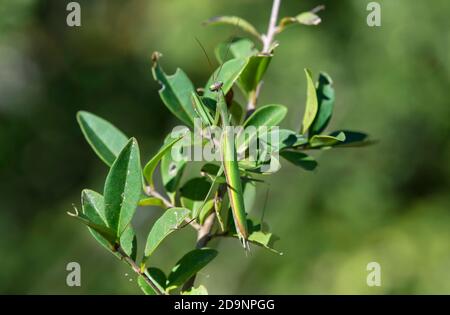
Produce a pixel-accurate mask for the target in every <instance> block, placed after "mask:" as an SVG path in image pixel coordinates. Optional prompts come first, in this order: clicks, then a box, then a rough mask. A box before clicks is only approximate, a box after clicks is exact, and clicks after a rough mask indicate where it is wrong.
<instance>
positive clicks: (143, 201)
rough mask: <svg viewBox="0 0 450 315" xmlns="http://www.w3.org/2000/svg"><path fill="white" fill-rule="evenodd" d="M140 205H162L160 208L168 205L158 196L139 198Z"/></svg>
mask: <svg viewBox="0 0 450 315" xmlns="http://www.w3.org/2000/svg"><path fill="white" fill-rule="evenodd" d="M138 206H140V207H149V206H155V207H160V208H163V209H164V208H166V205H165V204H164V202H163V201H162V200H161V199H159V198H156V197H148V198H144V199H141V200H139V203H138Z"/></svg>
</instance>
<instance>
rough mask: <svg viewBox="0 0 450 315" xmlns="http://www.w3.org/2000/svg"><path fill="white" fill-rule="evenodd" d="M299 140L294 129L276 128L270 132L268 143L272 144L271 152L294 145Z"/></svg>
mask: <svg viewBox="0 0 450 315" xmlns="http://www.w3.org/2000/svg"><path fill="white" fill-rule="evenodd" d="M297 140H298V138H297V134H296V133H295V132H294V131H292V130H289V129H279V128H276V129H273V130H270V131H269V132H268V135H267V142H266V143H267V145H268V146H270V152H277V151H281V150H284V149H286V148H289V147H292V146H294V144H295V143H296V142H297Z"/></svg>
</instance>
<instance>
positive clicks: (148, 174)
mask: <svg viewBox="0 0 450 315" xmlns="http://www.w3.org/2000/svg"><path fill="white" fill-rule="evenodd" d="M182 138H183V136H180V137H178V138H175V139H174V140H172V141H170V142H168V143H166V144H164V145H163V147H162V148H161V149H159V151H158V153H156V155H155V156H153V157H152V158H151V159H150V161H148V163H147V164H146V165H145V167H144V177H145V179H146V180H147V183H148V184H149V186H150V187H151V188H154V183H153V173H154V172H155V169H156V167H157V166H158V163H159V161H161V159H162V157H163V156H164V155H165V154H166V153H168V152H169V150H170V149H172V147H173V146H174V144H175V143H177V142H178V141H179V140H180V139H182ZM169 153H170V152H169Z"/></svg>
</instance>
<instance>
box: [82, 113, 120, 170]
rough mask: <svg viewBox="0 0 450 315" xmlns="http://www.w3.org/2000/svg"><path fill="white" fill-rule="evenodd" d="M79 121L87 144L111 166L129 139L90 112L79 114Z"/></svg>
mask: <svg viewBox="0 0 450 315" xmlns="http://www.w3.org/2000/svg"><path fill="white" fill-rule="evenodd" d="M77 120H78V123H79V125H80V128H81V131H82V132H83V134H84V136H85V138H86V140H87V142H88V143H89V144H90V145H91V147H92V149H93V150H94V152H95V153H96V154H97V155H98V157H99V158H100V159H101V160H102V161H103V162H105V163H106V164H107V165H108V166H111V165H112V164H113V163H114V161H115V160H116V158H117V156H118V155H119V153H120V151H122V148H123V147H124V146H125V145H126V144H127V142H128V138H127V137H126V136H125V135H124V134H123V133H122V131H120V130H119V129H117V128H116V127H114V126H113V125H112V124H111V123H109V122H107V121H106V120H104V119H103V118H100V117H98V116H96V115H94V114H91V113H88V112H84V111H81V112H78V114H77Z"/></svg>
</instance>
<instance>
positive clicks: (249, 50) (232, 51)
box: [214, 38, 258, 64]
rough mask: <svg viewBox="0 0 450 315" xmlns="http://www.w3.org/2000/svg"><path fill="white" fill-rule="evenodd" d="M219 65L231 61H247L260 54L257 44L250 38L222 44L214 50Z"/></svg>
mask: <svg viewBox="0 0 450 315" xmlns="http://www.w3.org/2000/svg"><path fill="white" fill-rule="evenodd" d="M214 53H215V56H216V59H217V61H218V62H219V63H221V64H222V63H225V62H226V61H228V60H229V59H233V58H238V59H246V58H249V57H251V56H253V55H256V54H257V53H258V50H257V49H256V48H255V43H254V42H253V41H251V40H250V39H248V38H237V39H235V40H233V41H232V42H231V43H230V42H229V41H227V42H222V43H220V44H219V45H217V47H216V49H215V50H214Z"/></svg>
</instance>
